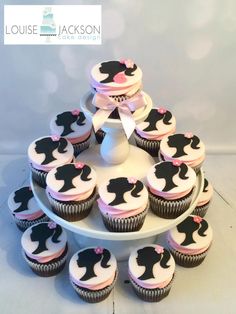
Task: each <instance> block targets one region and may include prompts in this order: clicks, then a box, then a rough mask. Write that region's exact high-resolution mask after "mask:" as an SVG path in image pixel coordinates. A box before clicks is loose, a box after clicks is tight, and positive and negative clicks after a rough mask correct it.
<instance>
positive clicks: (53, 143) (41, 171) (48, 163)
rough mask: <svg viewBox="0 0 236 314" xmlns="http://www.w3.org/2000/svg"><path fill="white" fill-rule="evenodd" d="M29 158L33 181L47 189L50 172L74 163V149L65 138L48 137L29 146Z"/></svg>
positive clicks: (39, 139)
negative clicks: (55, 168) (47, 177)
mask: <svg viewBox="0 0 236 314" xmlns="http://www.w3.org/2000/svg"><path fill="white" fill-rule="evenodd" d="M28 158H29V163H30V168H31V172H32V177H33V179H34V180H35V181H36V182H37V183H38V184H39V185H40V186H41V187H43V188H45V187H46V176H47V174H48V172H49V171H50V170H51V169H52V168H54V167H58V166H61V165H64V164H67V163H70V162H72V161H73V159H74V149H73V146H72V144H71V143H70V142H69V141H68V140H67V139H65V138H63V137H58V136H46V137H41V138H38V139H37V140H35V141H33V142H32V143H31V144H30V145H29V148H28Z"/></svg>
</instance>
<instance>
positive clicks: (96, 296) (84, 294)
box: [70, 271, 118, 303]
mask: <svg viewBox="0 0 236 314" xmlns="http://www.w3.org/2000/svg"><path fill="white" fill-rule="evenodd" d="M117 276H118V271H116V274H115V278H114V280H113V282H112V284H111V285H110V286H107V287H105V288H103V289H100V290H89V289H86V288H83V287H79V286H78V285H77V284H75V283H74V282H73V281H72V280H70V282H71V285H72V287H73V288H74V289H75V291H76V293H77V294H78V296H79V297H80V298H81V299H82V300H84V301H86V302H88V303H97V302H101V301H103V300H105V299H106V298H107V297H108V296H109V294H110V293H111V291H112V290H113V288H114V286H115V283H116V280H117Z"/></svg>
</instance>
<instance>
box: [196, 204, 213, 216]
mask: <svg viewBox="0 0 236 314" xmlns="http://www.w3.org/2000/svg"><path fill="white" fill-rule="evenodd" d="M209 205H210V201H209V202H208V203H206V204H204V205H202V206H196V207H195V209H194V211H193V212H192V215H196V216H200V217H204V216H205V215H206V213H207V210H208V208H209Z"/></svg>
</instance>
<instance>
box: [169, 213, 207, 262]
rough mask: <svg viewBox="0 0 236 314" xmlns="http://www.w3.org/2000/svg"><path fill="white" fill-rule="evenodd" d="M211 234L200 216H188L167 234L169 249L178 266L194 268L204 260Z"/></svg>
mask: <svg viewBox="0 0 236 314" xmlns="http://www.w3.org/2000/svg"><path fill="white" fill-rule="evenodd" d="M212 237H213V232H212V228H211V226H210V225H209V224H208V222H207V221H206V220H205V219H203V218H202V217H200V216H195V215H190V216H189V217H187V218H186V219H185V220H184V221H182V222H181V223H180V224H179V225H177V226H176V227H175V228H173V229H171V230H170V231H168V233H167V241H168V244H169V249H170V251H171V253H172V255H173V256H174V258H175V261H176V263H177V264H178V265H180V266H184V267H195V266H198V265H200V264H201V263H202V262H203V260H204V259H205V257H206V255H207V253H208V250H209V248H210V246H211V243H212Z"/></svg>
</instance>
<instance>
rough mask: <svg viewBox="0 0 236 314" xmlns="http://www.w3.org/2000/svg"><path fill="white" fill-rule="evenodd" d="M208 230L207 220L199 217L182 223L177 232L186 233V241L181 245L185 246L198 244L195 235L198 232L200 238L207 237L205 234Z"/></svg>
mask: <svg viewBox="0 0 236 314" xmlns="http://www.w3.org/2000/svg"><path fill="white" fill-rule="evenodd" d="M207 229H208V223H207V222H206V220H204V219H202V218H201V217H198V216H189V217H187V218H186V219H185V220H184V221H182V222H181V223H180V224H179V225H178V226H177V230H178V231H179V232H180V233H185V239H184V241H183V242H182V243H181V245H183V246H187V245H189V244H193V243H196V241H195V240H194V239H193V233H194V232H195V231H197V233H198V235H199V236H200V237H205V236H206V234H205V233H204V232H205V231H206V230H207Z"/></svg>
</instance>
